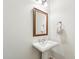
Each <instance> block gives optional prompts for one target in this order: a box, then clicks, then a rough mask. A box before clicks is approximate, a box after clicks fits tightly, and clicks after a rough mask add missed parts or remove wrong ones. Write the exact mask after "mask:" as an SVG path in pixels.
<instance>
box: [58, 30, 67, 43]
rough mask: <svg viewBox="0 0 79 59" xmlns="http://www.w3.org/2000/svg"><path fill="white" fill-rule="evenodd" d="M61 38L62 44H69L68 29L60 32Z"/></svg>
mask: <svg viewBox="0 0 79 59" xmlns="http://www.w3.org/2000/svg"><path fill="white" fill-rule="evenodd" d="M58 36H59V39H60V43H61V44H68V41H67V39H68V36H67V33H66V31H65V30H64V29H63V30H62V32H61V33H59V35H58Z"/></svg>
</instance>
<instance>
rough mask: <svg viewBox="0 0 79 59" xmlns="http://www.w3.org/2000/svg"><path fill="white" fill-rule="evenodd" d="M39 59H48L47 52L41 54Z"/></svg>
mask: <svg viewBox="0 0 79 59" xmlns="http://www.w3.org/2000/svg"><path fill="white" fill-rule="evenodd" d="M41 59H48V51H45V52H42V56H41Z"/></svg>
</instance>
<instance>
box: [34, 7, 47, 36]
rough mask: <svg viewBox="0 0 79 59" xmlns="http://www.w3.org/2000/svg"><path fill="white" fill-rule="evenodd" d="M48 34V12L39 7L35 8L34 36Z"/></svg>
mask: <svg viewBox="0 0 79 59" xmlns="http://www.w3.org/2000/svg"><path fill="white" fill-rule="evenodd" d="M43 35H48V14H47V13H46V12H43V11H41V10H39V9H37V8H34V9H33V36H43Z"/></svg>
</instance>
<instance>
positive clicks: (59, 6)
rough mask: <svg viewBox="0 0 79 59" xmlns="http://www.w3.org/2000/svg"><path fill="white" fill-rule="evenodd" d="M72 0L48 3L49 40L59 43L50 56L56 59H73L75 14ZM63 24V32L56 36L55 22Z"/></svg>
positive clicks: (57, 0)
mask: <svg viewBox="0 0 79 59" xmlns="http://www.w3.org/2000/svg"><path fill="white" fill-rule="evenodd" d="M74 2H75V1H74V0H50V1H49V36H48V37H49V39H52V40H55V41H58V42H60V45H59V46H58V47H56V48H54V49H52V51H53V53H52V55H53V56H55V57H56V59H65V58H66V59H75V58H74V48H75V47H74V45H75V44H74V43H75V31H74V30H75V24H74V23H75V19H74V18H75V12H74V9H75V8H74ZM60 20H61V21H62V22H63V28H64V32H63V33H62V34H61V35H58V34H57V31H56V30H57V28H56V27H57V22H58V21H60Z"/></svg>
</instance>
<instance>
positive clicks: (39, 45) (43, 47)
mask: <svg viewBox="0 0 79 59" xmlns="http://www.w3.org/2000/svg"><path fill="white" fill-rule="evenodd" d="M57 45H58V43H57V42H55V41H51V40H47V41H44V42H39V41H38V42H33V46H34V47H35V48H36V49H37V50H39V51H40V52H42V59H46V58H44V57H43V56H44V52H46V51H47V50H49V49H51V48H54V47H55V46H57Z"/></svg>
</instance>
